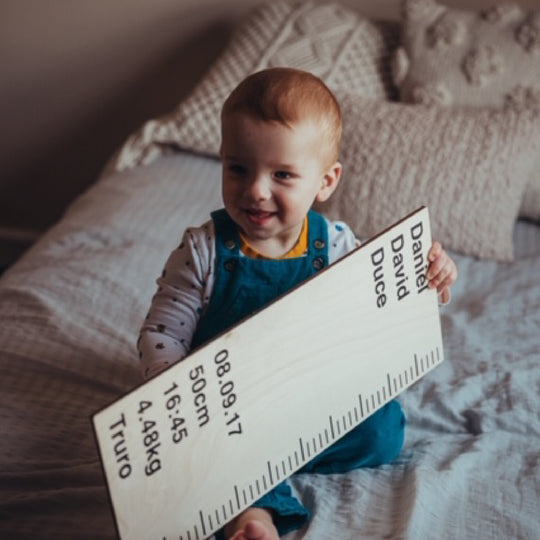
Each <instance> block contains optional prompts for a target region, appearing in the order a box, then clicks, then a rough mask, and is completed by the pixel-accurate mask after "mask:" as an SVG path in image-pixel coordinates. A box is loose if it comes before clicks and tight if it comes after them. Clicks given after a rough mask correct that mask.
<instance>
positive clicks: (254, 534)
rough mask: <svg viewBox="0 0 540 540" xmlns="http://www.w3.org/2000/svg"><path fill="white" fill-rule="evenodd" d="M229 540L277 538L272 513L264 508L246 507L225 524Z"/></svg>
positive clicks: (269, 539) (277, 539) (276, 539)
mask: <svg viewBox="0 0 540 540" xmlns="http://www.w3.org/2000/svg"><path fill="white" fill-rule="evenodd" d="M224 532H225V538H227V539H230V540H279V535H278V532H277V529H276V527H275V526H274V522H273V520H272V514H271V513H270V511H269V510H266V509H265V508H248V509H247V510H246V511H245V512H242V513H241V514H240V515H239V516H238V517H237V518H235V519H233V520H232V521H231V522H230V523H229V524H227V525H226V526H225V530H224Z"/></svg>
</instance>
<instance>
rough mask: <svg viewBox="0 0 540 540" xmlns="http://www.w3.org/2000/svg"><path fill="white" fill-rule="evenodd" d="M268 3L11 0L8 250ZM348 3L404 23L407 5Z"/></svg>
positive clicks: (5, 73) (5, 57)
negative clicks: (242, 20) (249, 14)
mask: <svg viewBox="0 0 540 540" xmlns="http://www.w3.org/2000/svg"><path fill="white" fill-rule="evenodd" d="M259 1H260V0H230V1H228V2H221V1H219V0H152V1H148V0H2V2H1V6H0V66H2V67H1V69H2V77H1V84H0V118H2V130H1V131H0V137H1V139H0V148H1V152H0V242H1V241H4V247H5V246H6V245H7V244H6V242H8V241H10V242H11V243H12V244H13V242H15V243H18V244H21V245H22V246H24V245H26V243H27V242H29V241H31V240H32V239H34V238H35V237H37V236H38V235H39V234H40V232H41V231H43V230H45V229H46V228H47V227H49V226H50V225H51V224H52V223H54V222H55V221H56V220H57V219H58V218H59V217H60V216H61V213H62V211H63V209H64V208H65V206H66V205H67V204H68V203H69V202H70V201H71V200H72V199H73V198H74V197H75V196H76V195H77V194H79V193H80V192H81V191H82V190H84V189H85V188H86V187H87V186H89V185H90V184H91V182H92V181H93V180H94V179H95V178H96V176H97V175H98V174H99V172H100V170H101V168H102V166H103V164H104V163H105V161H106V159H107V158H108V157H109V156H110V155H111V153H112V152H113V151H114V150H115V149H116V148H117V147H118V146H119V145H120V144H121V143H122V142H123V141H124V140H125V138H126V137H127V136H128V134H129V133H130V132H131V131H132V130H134V129H135V128H136V127H138V126H139V125H140V124H141V123H142V122H143V121H144V120H145V119H147V118H150V117H152V116H156V115H159V114H161V113H164V112H167V111H168V110H170V109H171V108H172V107H173V106H174V105H175V104H176V103H177V102H178V101H179V100H180V99H181V98H182V97H184V96H185V95H186V94H187V93H188V91H189V90H190V89H191V88H192V87H193V86H194V84H195V83H196V81H197V80H198V79H199V78H200V77H201V76H202V74H203V73H204V70H205V68H206V66H208V64H209V63H210V62H211V61H212V60H213V59H214V58H216V57H217V55H218V54H219V51H220V49H221V48H222V47H223V46H224V44H225V43H226V42H227V39H228V38H229V36H230V33H231V29H232V28H233V26H234V22H235V21H236V20H237V19H238V17H239V16H241V15H242V14H244V13H245V12H246V11H248V10H249V9H251V8H252V7H253V6H254V5H255V4H257V3H258V2H259ZM344 3H346V4H349V5H353V6H354V7H356V8H358V10H359V11H361V12H362V13H365V14H366V15H368V16H371V17H388V16H390V17H394V18H395V17H397V13H398V5H399V0H348V1H346V0H345V2H344ZM449 3H452V4H454V5H461V6H468V5H470V4H471V2H469V1H467V0H461V1H458V0H454V1H452V2H449ZM491 3H492V2H490V1H483V0H477V1H476V2H475V4H476V5H483V6H486V5H490V4H491ZM521 3H522V4H524V5H528V6H540V0H522V2H521ZM0 265H1V261H0Z"/></svg>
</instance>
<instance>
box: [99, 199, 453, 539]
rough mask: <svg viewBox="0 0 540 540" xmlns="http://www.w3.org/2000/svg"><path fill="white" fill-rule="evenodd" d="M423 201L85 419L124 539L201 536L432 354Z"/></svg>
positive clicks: (433, 360) (438, 347) (435, 352)
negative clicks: (90, 426)
mask: <svg viewBox="0 0 540 540" xmlns="http://www.w3.org/2000/svg"><path fill="white" fill-rule="evenodd" d="M430 246H431V233H430V226H429V215H428V210H427V208H421V209H419V210H417V211H416V212H414V213H413V214H411V215H409V216H408V217H407V218H405V219H403V220H401V221H400V222H399V223H397V224H396V225H395V226H393V227H391V228H390V229H388V230H387V231H385V232H384V233H382V234H380V235H378V236H377V237H375V238H374V239H372V240H371V241H369V242H367V243H366V244H365V245H364V246H362V247H361V248H359V249H357V250H355V251H353V252H352V253H350V254H349V255H347V256H346V257H344V258H343V259H341V260H340V261H338V262H337V263H335V264H333V265H331V266H330V267H328V268H327V269H325V270H323V271H322V272H320V273H319V274H317V275H316V276H315V277H314V278H312V279H310V280H308V281H307V282H305V283H304V284H302V285H301V286H299V287H297V288H296V289H294V290H292V291H291V292H289V293H287V294H286V295H284V296H283V297H281V298H279V299H278V300H276V301H275V302H273V303H272V304H270V305H269V306H268V307H266V308H265V309H264V310H262V311H260V312H259V313H257V314H256V315H254V316H252V317H250V318H248V319H246V320H244V321H243V322H241V323H240V324H238V325H237V326H235V327H234V328H233V329H232V330H230V331H227V332H226V333H224V334H223V335H221V336H219V337H217V338H216V339H215V340H213V341H211V342H210V343H208V344H207V345H205V346H204V347H202V348H200V349H198V350H196V351H194V352H193V353H192V354H191V355H190V356H188V357H187V358H186V359H185V360H183V361H182V362H180V363H179V364H177V365H175V366H172V367H171V368H169V369H168V370H167V371H165V372H163V373H161V374H160V375H159V376H157V377H156V378H154V379H152V380H150V381H148V382H146V383H145V384H143V385H142V386H140V387H138V388H136V389H134V390H133V391H131V392H130V393H128V394H127V395H125V396H123V397H122V398H120V399H119V400H118V401H116V402H114V403H113V404H112V405H109V406H108V407H106V408H104V409H103V410H101V411H99V412H98V413H96V414H95V415H94V417H93V424H94V430H95V434H96V439H97V442H98V446H99V450H100V453H101V457H102V461H103V468H104V471H105V476H106V480H107V484H108V488H109V493H110V497H111V501H112V506H113V511H114V515H115V519H116V523H117V528H118V532H119V535H120V537H121V538H123V539H128V538H129V539H132V538H141V539H149V538H155V539H160V540H162V539H167V540H172V539H175V540H196V539H202V538H206V537H208V536H211V534H212V533H213V532H214V531H215V530H217V529H219V528H221V527H222V526H223V525H224V524H225V523H227V522H228V521H229V520H230V519H232V518H233V517H234V516H235V515H237V514H238V513H240V512H241V511H242V510H243V509H245V508H246V507H248V506H250V504H251V503H252V502H254V501H255V500H257V499H258V498H259V497H261V495H263V494H264V493H265V492H267V491H269V490H270V489H271V488H272V487H273V486H274V485H276V484H278V483H279V482H281V481H282V480H283V479H285V478H287V477H288V476H290V475H291V474H292V473H294V472H295V471H296V470H298V469H299V468H300V467H302V465H304V464H305V463H307V462H308V461H309V460H310V459H312V458H313V457H314V456H315V455H317V454H318V453H320V452H321V451H322V450H324V449H325V448H327V447H328V446H329V445H331V444H332V443H333V442H334V441H336V440H337V439H338V438H340V437H341V436H343V435H344V434H345V433H346V432H348V431H350V430H351V429H352V428H354V427H355V426H356V425H358V424H359V423H360V422H362V420H364V419H365V418H367V417H368V416H369V415H370V414H372V413H373V412H375V411H376V410H377V409H379V408H380V407H381V406H383V405H384V404H385V403H387V402H388V401H390V400H391V399H393V398H395V397H396V396H397V395H398V394H399V393H400V392H401V391H403V390H404V389H405V388H407V387H408V386H410V385H411V384H413V383H414V382H415V381H417V380H418V379H419V378H421V377H422V376H423V375H424V374H425V373H426V372H428V371H429V370H431V369H432V368H433V367H434V366H436V365H437V364H438V363H440V362H441V361H442V360H443V348H442V337H441V328H440V320H439V310H438V302H437V294H436V292H435V291H433V290H430V289H428V288H427V280H426V277H425V272H426V267H427V252H428V250H429V247H430Z"/></svg>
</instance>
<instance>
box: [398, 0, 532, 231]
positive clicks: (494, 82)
mask: <svg viewBox="0 0 540 540" xmlns="http://www.w3.org/2000/svg"><path fill="white" fill-rule="evenodd" d="M403 19H404V20H403V29H402V42H403V43H402V47H400V48H399V49H398V50H397V51H396V53H395V56H394V70H393V71H394V80H395V83H396V85H397V86H398V87H399V90H400V98H401V100H402V101H404V102H410V103H422V104H425V105H443V106H448V105H467V106H483V107H486V106H491V107H499V108H502V107H506V108H513V109H517V110H520V109H523V108H527V107H531V108H536V109H540V10H536V11H532V12H526V11H525V10H524V9H523V8H521V7H519V6H518V5H516V4H510V3H502V4H499V5H496V6H494V7H491V8H487V9H483V10H481V11H479V12H475V11H466V10H461V9H454V8H449V7H447V6H443V5H441V4H439V3H437V2H436V1H435V0H404V1H403ZM520 215H521V216H522V217H529V218H531V219H536V220H540V156H538V159H537V162H536V167H534V172H533V173H532V174H531V178H530V180H529V184H528V187H527V189H526V193H525V196H524V199H523V201H522V206H521V210H520Z"/></svg>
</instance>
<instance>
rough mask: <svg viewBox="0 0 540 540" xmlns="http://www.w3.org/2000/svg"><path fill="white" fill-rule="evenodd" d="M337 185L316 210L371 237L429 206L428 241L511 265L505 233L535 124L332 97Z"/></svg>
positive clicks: (522, 118)
mask: <svg viewBox="0 0 540 540" xmlns="http://www.w3.org/2000/svg"><path fill="white" fill-rule="evenodd" d="M338 98H339V100H340V103H341V106H342V112H343V117H344V135H343V138H344V144H343V147H342V161H343V177H342V180H341V183H340V185H339V186H338V188H337V190H336V192H335V193H334V195H333V196H332V197H331V198H330V200H329V201H328V202H326V203H324V204H322V205H319V207H318V208H319V210H322V211H323V212H324V213H325V214H327V215H328V216H329V217H332V218H338V217H339V218H340V219H343V220H345V221H346V222H347V223H349V225H350V226H351V227H352V228H353V230H354V231H355V233H356V234H357V235H359V236H360V237H363V238H366V237H370V236H372V235H374V234H376V233H378V232H380V231H381V230H382V229H384V228H385V227H387V226H389V225H391V224H392V223H393V222H394V221H395V220H396V219H397V218H399V217H402V216H404V215H406V214H407V213H409V212H411V211H413V210H415V209H416V208H417V207H419V206H420V205H427V206H428V207H429V210H430V216H431V223H432V229H433V231H432V233H433V237H434V238H435V239H437V240H440V241H441V242H442V243H443V245H444V246H445V247H447V248H450V249H452V250H455V251H459V252H461V253H464V254H467V255H472V256H475V257H478V258H489V259H496V260H501V261H509V260H512V257H513V245H512V233H513V228H514V222H515V219H516V216H517V213H518V208H519V204H520V201H521V198H522V195H523V191H524V187H525V183H526V181H527V179H528V175H529V174H530V170H531V167H532V164H533V160H534V157H535V155H537V154H538V152H540V138H539V137H540V121H539V116H538V115H537V114H534V113H533V112H531V111H524V112H521V113H518V112H516V111H512V110H509V111H504V110H496V109H469V110H462V109H448V108H443V107H433V108H429V107H424V106H420V105H408V104H402V103H390V102H378V101H372V100H365V99H362V98H358V97H356V96H353V95H350V94H347V93H344V92H338Z"/></svg>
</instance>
